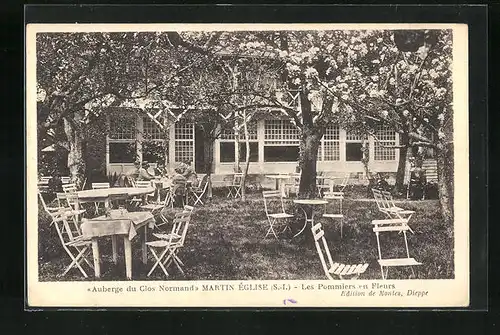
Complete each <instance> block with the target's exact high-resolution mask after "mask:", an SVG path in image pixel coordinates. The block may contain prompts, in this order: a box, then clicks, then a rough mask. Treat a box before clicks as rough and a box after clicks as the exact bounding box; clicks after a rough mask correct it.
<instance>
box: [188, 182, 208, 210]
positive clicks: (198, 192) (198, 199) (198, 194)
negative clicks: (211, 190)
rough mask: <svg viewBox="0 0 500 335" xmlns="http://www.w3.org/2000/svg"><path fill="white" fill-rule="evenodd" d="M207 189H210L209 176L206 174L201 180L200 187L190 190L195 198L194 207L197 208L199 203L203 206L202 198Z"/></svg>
mask: <svg viewBox="0 0 500 335" xmlns="http://www.w3.org/2000/svg"><path fill="white" fill-rule="evenodd" d="M207 188H208V175H207V174H206V175H204V176H203V178H202V179H201V180H200V183H199V184H198V185H196V186H193V187H191V189H190V192H189V193H190V194H192V195H193V197H194V198H195V201H194V203H193V206H196V204H198V203H200V204H202V205H203V201H202V198H203V196H204V195H205V193H206V191H207Z"/></svg>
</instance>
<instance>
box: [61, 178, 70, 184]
mask: <svg viewBox="0 0 500 335" xmlns="http://www.w3.org/2000/svg"><path fill="white" fill-rule="evenodd" d="M70 181H71V178H70V177H61V183H63V184H69V182H70Z"/></svg>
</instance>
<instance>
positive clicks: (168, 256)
mask: <svg viewBox="0 0 500 335" xmlns="http://www.w3.org/2000/svg"><path fill="white" fill-rule="evenodd" d="M190 220H191V213H190V212H187V211H182V212H181V213H177V214H176V216H175V219H174V221H173V224H172V229H171V231H170V233H169V234H159V233H153V236H154V237H156V238H158V240H156V241H151V242H146V245H147V246H148V248H149V250H150V251H151V253H152V254H153V257H154V259H155V263H154V265H153V267H152V268H151V270H150V271H149V273H148V277H149V276H150V275H151V273H153V271H154V270H155V269H156V268H157V267H158V266H159V267H160V268H161V269H162V270H163V273H164V274H165V275H166V276H169V274H168V271H167V268H168V266H169V265H170V264H171V263H174V264H175V265H176V266H177V268H178V269H179V271H180V272H181V273H182V274H183V275H184V271H183V270H182V266H184V263H183V262H182V261H181V260H180V258H179V256H178V252H179V249H180V248H182V247H183V246H184V241H185V239H186V234H187V230H188V227H189V222H190ZM157 250H158V252H157Z"/></svg>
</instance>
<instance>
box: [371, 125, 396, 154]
mask: <svg viewBox="0 0 500 335" xmlns="http://www.w3.org/2000/svg"><path fill="white" fill-rule="evenodd" d="M375 136H376V138H375V148H374V156H375V157H374V159H375V160H376V161H393V160H396V149H395V148H394V147H392V148H390V146H395V145H396V132H395V131H394V130H391V129H390V128H389V127H387V126H378V127H377V129H376V131H375Z"/></svg>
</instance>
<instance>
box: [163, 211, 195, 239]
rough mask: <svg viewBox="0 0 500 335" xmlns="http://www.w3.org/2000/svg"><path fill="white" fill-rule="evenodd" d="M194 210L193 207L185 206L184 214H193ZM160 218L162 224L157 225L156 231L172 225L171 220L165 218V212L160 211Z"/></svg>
mask: <svg viewBox="0 0 500 335" xmlns="http://www.w3.org/2000/svg"><path fill="white" fill-rule="evenodd" d="M193 210H194V207H193V206H188V205H184V209H183V211H182V213H188V214H192V213H193ZM158 216H159V218H160V221H161V222H160V223H157V224H156V225H155V228H156V229H158V228H160V227H161V226H163V225H166V224H170V222H169V219H168V218H167V217H166V216H165V214H164V213H163V210H161V211H160V213H159V215H158ZM160 233H162V234H164V233H165V232H160Z"/></svg>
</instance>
